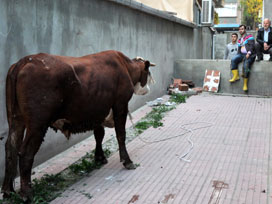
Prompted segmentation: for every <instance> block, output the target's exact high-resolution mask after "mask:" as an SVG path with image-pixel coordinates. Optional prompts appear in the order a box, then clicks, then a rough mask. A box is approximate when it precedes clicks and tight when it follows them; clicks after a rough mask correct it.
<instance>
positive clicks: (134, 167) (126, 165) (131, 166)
mask: <svg viewBox="0 0 272 204" xmlns="http://www.w3.org/2000/svg"><path fill="white" fill-rule="evenodd" d="M123 165H124V167H125V168H126V169H128V170H132V169H136V165H135V164H133V163H132V162H130V163H123Z"/></svg>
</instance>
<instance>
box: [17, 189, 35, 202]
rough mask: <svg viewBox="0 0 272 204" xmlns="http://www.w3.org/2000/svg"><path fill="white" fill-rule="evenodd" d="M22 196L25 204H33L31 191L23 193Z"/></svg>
mask: <svg viewBox="0 0 272 204" xmlns="http://www.w3.org/2000/svg"><path fill="white" fill-rule="evenodd" d="M20 195H21V198H22V200H23V202H24V203H32V199H33V195H32V191H31V190H27V191H21V192H20Z"/></svg>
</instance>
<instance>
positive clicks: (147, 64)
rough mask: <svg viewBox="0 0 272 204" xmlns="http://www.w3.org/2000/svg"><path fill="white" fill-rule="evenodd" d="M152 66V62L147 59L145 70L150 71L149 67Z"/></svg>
mask: <svg viewBox="0 0 272 204" xmlns="http://www.w3.org/2000/svg"><path fill="white" fill-rule="evenodd" d="M149 66H150V62H149V61H145V70H146V71H148V68H149Z"/></svg>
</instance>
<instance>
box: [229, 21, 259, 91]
mask: <svg viewBox="0 0 272 204" xmlns="http://www.w3.org/2000/svg"><path fill="white" fill-rule="evenodd" d="M239 33H240V35H241V38H240V39H239V40H238V52H237V55H236V56H234V57H233V58H232V59H231V71H232V74H233V77H232V79H230V80H229V82H231V83H232V82H235V81H237V80H239V73H238V65H239V63H240V62H242V61H243V60H244V63H243V77H244V86H243V90H244V91H247V90H248V88H247V82H248V77H249V73H250V68H251V65H252V64H253V62H254V61H255V57H256V53H255V41H254V37H253V35H251V34H247V33H246V26H245V25H240V26H239Z"/></svg>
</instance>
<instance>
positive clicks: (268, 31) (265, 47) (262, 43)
mask: <svg viewBox="0 0 272 204" xmlns="http://www.w3.org/2000/svg"><path fill="white" fill-rule="evenodd" d="M256 41H257V42H256V44H255V47H256V51H257V60H256V61H257V62H259V61H261V60H263V53H264V54H270V58H269V61H272V28H271V21H270V20H269V19H268V18H266V19H264V21H263V27H262V28H260V29H259V30H258V34H257V40H256Z"/></svg>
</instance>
